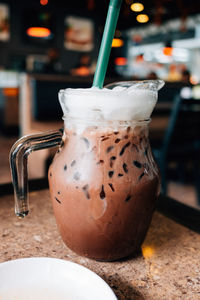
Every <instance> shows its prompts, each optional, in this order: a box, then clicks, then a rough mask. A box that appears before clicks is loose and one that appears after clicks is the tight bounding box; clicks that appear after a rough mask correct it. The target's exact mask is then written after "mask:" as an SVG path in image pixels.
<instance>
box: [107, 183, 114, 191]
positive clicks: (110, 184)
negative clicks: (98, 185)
mask: <svg viewBox="0 0 200 300" xmlns="http://www.w3.org/2000/svg"><path fill="white" fill-rule="evenodd" d="M108 185H109V187H110V188H111V190H112V191H113V192H114V191H115V189H114V187H113V185H112V183H109V184H108Z"/></svg>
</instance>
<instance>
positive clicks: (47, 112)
mask: <svg viewBox="0 0 200 300" xmlns="http://www.w3.org/2000/svg"><path fill="white" fill-rule="evenodd" d="M108 2H109V1H98V0H76V1H61V0H28V1H27V0H21V1H14V0H0V189H2V191H3V188H5V186H7V187H8V186H9V187H10V186H11V185H10V183H11V175H10V169H9V151H10V148H11V146H12V145H13V143H14V142H15V141H16V140H17V139H18V138H19V137H21V136H24V135H27V134H31V133H35V132H38V131H42V132H43V131H46V130H50V129H56V128H61V127H62V112H61V109H60V106H59V102H58V91H59V90H60V89H65V88H68V87H71V88H79V87H82V88H87V87H91V85H92V81H93V76H94V72H95V68H96V63H97V57H98V52H99V47H100V42H101V38H102V33H103V29H104V24H105V18H106V13H107V6H108ZM146 79H163V80H164V81H165V86H164V87H163V88H162V89H161V91H160V92H159V97H158V102H157V105H156V107H155V110H154V112H153V114H152V120H151V123H150V142H151V146H152V151H153V153H154V156H155V158H156V160H157V162H158V164H159V166H160V172H161V175H162V192H163V193H165V194H166V195H168V196H169V197H171V198H173V199H175V200H176V201H178V202H181V203H183V204H185V205H187V206H191V207H192V208H195V209H196V210H199V209H200V133H199V132H200V130H199V128H200V124H199V123H200V2H199V1H196V0H190V1H188V0H162V1H161V0H141V1H134V0H123V3H122V7H121V11H120V15H119V20H118V23H117V29H116V31H115V37H114V39H113V43H112V49H111V55H110V59H109V64H108V69H107V73H106V78H105V84H107V83H111V82H115V81H126V80H146ZM186 102H187V103H186ZM189 102H190V105H188V103H189ZM177 103H179V104H180V103H181V105H177ZM55 151H56V150H55ZM54 153H55V152H53V150H42V151H39V152H38V153H33V154H31V156H30V158H29V173H28V174H29V180H30V182H33V183H34V180H35V181H36V182H38V180H40V179H41V180H42V179H45V178H46V177H47V169H48V166H49V164H50V162H51V159H52V157H53V155H54Z"/></svg>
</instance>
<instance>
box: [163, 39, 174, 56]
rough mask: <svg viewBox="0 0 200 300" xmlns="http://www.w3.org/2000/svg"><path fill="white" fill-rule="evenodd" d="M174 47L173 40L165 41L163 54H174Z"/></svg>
mask: <svg viewBox="0 0 200 300" xmlns="http://www.w3.org/2000/svg"><path fill="white" fill-rule="evenodd" d="M172 53H173V47H172V43H171V41H167V42H166V43H165V47H164V48H163V54H164V55H166V56H172Z"/></svg>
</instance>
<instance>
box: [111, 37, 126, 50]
mask: <svg viewBox="0 0 200 300" xmlns="http://www.w3.org/2000/svg"><path fill="white" fill-rule="evenodd" d="M123 45H124V41H123V40H122V39H119V38H114V39H113V41H112V47H113V48H119V47H122V46H123Z"/></svg>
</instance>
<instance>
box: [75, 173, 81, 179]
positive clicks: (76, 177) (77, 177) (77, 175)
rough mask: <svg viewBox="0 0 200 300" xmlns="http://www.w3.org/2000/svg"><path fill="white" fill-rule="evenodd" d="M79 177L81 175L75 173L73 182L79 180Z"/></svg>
mask: <svg viewBox="0 0 200 300" xmlns="http://www.w3.org/2000/svg"><path fill="white" fill-rule="evenodd" d="M80 177H81V174H80V173H79V172H76V173H75V174H74V179H75V180H79V179H80Z"/></svg>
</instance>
